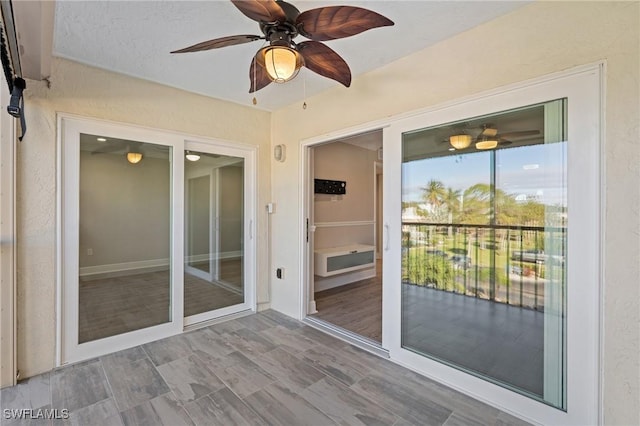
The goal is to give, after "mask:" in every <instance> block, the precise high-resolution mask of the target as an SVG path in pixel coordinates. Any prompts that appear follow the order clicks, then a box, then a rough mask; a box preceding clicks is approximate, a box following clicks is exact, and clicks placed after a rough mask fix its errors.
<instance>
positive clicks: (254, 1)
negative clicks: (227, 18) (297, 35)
mask: <svg viewBox="0 0 640 426" xmlns="http://www.w3.org/2000/svg"><path fill="white" fill-rule="evenodd" d="M231 3H233V4H234V5H235V7H237V8H238V9H239V10H240V12H242V13H243V14H244V15H245V16H246V17H248V18H250V19H253V20H254V21H258V22H276V21H277V22H280V23H284V22H286V20H287V15H286V14H285V13H284V10H282V8H281V7H280V6H279V5H278V3H276V1H275V0H231Z"/></svg>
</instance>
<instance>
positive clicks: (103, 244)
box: [80, 151, 171, 275]
mask: <svg viewBox="0 0 640 426" xmlns="http://www.w3.org/2000/svg"><path fill="white" fill-rule="evenodd" d="M170 172H171V170H170V164H169V159H168V158H164V159H160V158H152V157H149V156H145V157H144V158H143V159H142V161H141V162H139V163H138V164H130V163H129V162H128V161H127V160H126V158H125V157H124V155H122V154H100V155H93V154H92V153H90V152H87V151H81V152H80V274H81V275H82V273H83V271H82V268H86V267H90V266H100V265H114V266H113V268H116V269H115V270H117V268H118V267H117V266H115V265H116V264H121V263H130V262H142V261H147V260H158V261H167V262H168V260H169V242H170V229H171V226H170V225H171V223H170V206H171V197H170V195H171V186H170V177H171V173H170ZM90 251H91V253H92V254H89V253H90Z"/></svg>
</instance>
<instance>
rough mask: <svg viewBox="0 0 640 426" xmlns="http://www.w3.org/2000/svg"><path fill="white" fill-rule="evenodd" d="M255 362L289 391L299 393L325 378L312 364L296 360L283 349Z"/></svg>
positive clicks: (275, 350) (261, 357) (267, 354)
mask: <svg viewBox="0 0 640 426" xmlns="http://www.w3.org/2000/svg"><path fill="white" fill-rule="evenodd" d="M255 362H256V364H258V365H259V366H260V367H262V368H263V369H264V370H266V371H268V372H269V373H271V375H273V376H274V377H277V378H278V381H280V382H281V383H284V384H285V385H286V386H287V387H288V388H289V389H292V390H295V391H298V392H299V391H301V390H302V389H305V388H306V387H308V386H310V385H312V384H313V383H315V382H317V381H318V380H322V379H323V378H324V377H325V374H324V373H322V372H321V371H320V370H317V369H316V368H314V366H313V365H312V364H311V363H309V362H306V361H304V360H301V359H299V358H296V357H295V356H294V355H292V354H290V353H289V352H287V351H285V350H284V349H282V348H276V349H274V350H272V351H270V352H266V353H264V354H262V356H260V357H258V358H256V360H255Z"/></svg>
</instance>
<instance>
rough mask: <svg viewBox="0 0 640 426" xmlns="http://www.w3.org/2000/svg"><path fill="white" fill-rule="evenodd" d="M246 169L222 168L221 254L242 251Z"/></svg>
mask: <svg viewBox="0 0 640 426" xmlns="http://www.w3.org/2000/svg"><path fill="white" fill-rule="evenodd" d="M243 173H244V169H243V168H242V167H238V166H237V165H231V166H225V167H221V168H220V174H219V179H220V185H219V186H220V254H221V255H222V256H233V255H234V254H237V253H239V252H240V250H242V217H243V216H242V204H243V203H242V201H243V190H244V189H243V185H242V182H243Z"/></svg>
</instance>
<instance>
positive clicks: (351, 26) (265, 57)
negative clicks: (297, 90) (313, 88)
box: [171, 0, 393, 93]
mask: <svg viewBox="0 0 640 426" xmlns="http://www.w3.org/2000/svg"><path fill="white" fill-rule="evenodd" d="M231 2H232V3H233V4H234V5H235V6H236V7H237V8H238V9H239V10H240V12H242V13H243V14H244V15H246V16H247V17H249V18H251V19H253V20H254V21H257V22H258V23H259V24H260V30H261V31H262V34H264V35H263V36H257V35H246V34H244V35H235V36H228V37H221V38H216V39H213V40H208V41H204V42H202V43H198V44H195V45H193V46H190V47H186V48H184V49H180V50H176V51H173V52H171V53H186V52H198V51H202V50H210V49H217V48H220V47H226V46H233V45H236V44H243V43H249V42H252V41H255V40H260V39H262V40H266V41H268V42H269V46H267V47H263V48H262V49H260V50H258V52H257V53H256V55H255V56H254V58H253V60H252V61H251V67H250V69H249V78H250V80H251V88H250V89H249V92H250V93H252V92H255V91H257V90H260V89H262V88H263V87H265V86H267V85H268V84H270V83H271V82H272V81H274V82H276V83H284V82H285V81H288V80H291V79H292V78H293V77H295V76H296V74H297V73H298V70H299V69H300V67H302V66H305V67H307V68H309V69H310V70H311V71H313V72H315V73H318V74H320V75H322V76H324V77H327V78H330V79H333V80H335V81H337V82H339V83H342V84H343V85H345V86H346V87H349V86H350V84H351V71H350V70H349V66H348V65H347V63H346V62H345V61H344V59H342V58H341V57H340V55H338V54H337V53H336V52H334V51H333V50H332V49H330V48H329V47H328V46H326V45H325V44H323V43H320V41H325V40H334V39H339V38H344V37H349V36H352V35H356V34H359V33H361V32H363V31H366V30H369V29H372V28H377V27H384V26H390V25H393V22H392V21H391V20H389V19H387V18H386V17H384V16H382V15H380V14H378V13H376V12H373V11H371V10H367V9H363V8H359V7H351V6H329V7H320V8H317V9H311V10H307V11H305V12H302V13H300V11H299V10H298V9H297V8H296V7H295V6H293V5H291V4H289V3H287V2H285V1H280V0H278V1H276V0H231ZM298 35H303V36H305V37H306V38H308V39H310V40H311V41H303V42H301V43H295V42H294V41H293V39H294V38H296V37H297V36H298Z"/></svg>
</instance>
